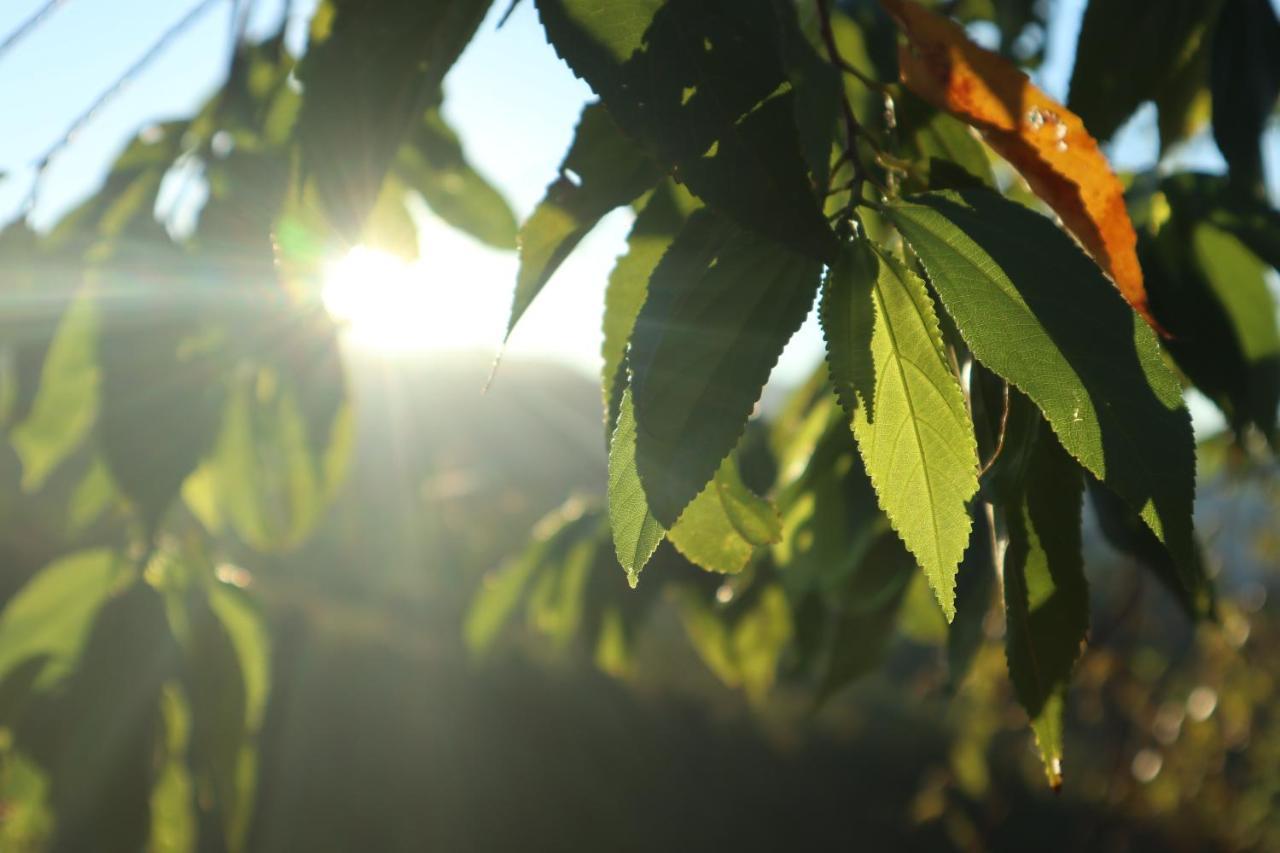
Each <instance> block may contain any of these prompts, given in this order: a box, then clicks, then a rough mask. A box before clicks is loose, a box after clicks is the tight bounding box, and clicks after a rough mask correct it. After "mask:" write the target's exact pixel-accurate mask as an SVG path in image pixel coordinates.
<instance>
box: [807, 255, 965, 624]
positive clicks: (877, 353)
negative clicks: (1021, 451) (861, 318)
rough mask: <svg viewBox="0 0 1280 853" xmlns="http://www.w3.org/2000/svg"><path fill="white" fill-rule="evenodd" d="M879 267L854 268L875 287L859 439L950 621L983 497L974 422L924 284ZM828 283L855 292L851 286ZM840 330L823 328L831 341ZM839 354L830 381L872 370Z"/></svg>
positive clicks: (895, 266)
mask: <svg viewBox="0 0 1280 853" xmlns="http://www.w3.org/2000/svg"><path fill="white" fill-rule="evenodd" d="M876 261H877V263H875V264H870V265H864V266H862V267H860V268H859V269H857V270H856V271H855V273H856V274H861V275H869V276H871V279H872V280H871V282H870V284H869V285H868V284H866V283H861V284H857V285H856V286H857V287H862V288H864V289H865V288H867V287H870V289H871V298H872V302H873V304H874V309H875V314H874V331H873V333H872V336H871V342H870V350H869V354H870V355H871V357H872V362H873V364H872V365H871V366H870V369H871V370H873V372H874V377H875V385H874V391H873V392H872V393H871V394H869V395H867V396H866V398H865V400H864V406H855V407H854V408H853V411H852V427H853V434H854V437H855V438H857V440H858V450H859V452H860V453H861V454H862V459H863V462H864V463H865V464H866V469H867V474H868V475H869V476H870V478H871V483H872V485H874V486H875V490H876V494H877V495H878V496H879V498H880V506H881V507H882V508H883V509H884V511H885V514H886V515H888V516H889V522H890V523H891V524H892V525H893V528H894V530H896V531H897V532H898V535H899V536H901V537H902V540H903V542H905V543H906V545H907V548H908V549H909V550H910V551H911V553H912V554H914V555H915V557H916V559H917V560H918V561H919V563H920V566H921V568H923V569H924V573H925V576H926V577H927V578H928V579H929V585H930V587H932V588H933V591H934V594H935V595H936V596H937V598H938V604H939V605H940V606H941V607H942V612H943V613H944V614H945V615H946V617H947V621H950V620H951V619H952V618H954V616H955V571H956V566H957V565H958V564H959V562H960V558H961V556H963V554H964V550H965V546H966V545H967V544H968V541H969V513H968V510H967V509H966V506H965V505H966V503H967V502H968V501H969V499H970V498H972V497H973V495H974V494H975V493H976V492H977V491H978V449H977V444H976V443H975V440H974V436H973V424H972V422H971V421H970V419H969V414H968V412H967V410H966V408H965V400H964V392H963V391H962V390H961V388H960V382H959V380H958V379H957V378H956V376H955V374H954V373H953V372H952V370H951V366H950V364H949V363H948V361H947V355H946V352H945V351H944V349H943V343H942V333H941V332H940V331H939V328H938V318H937V315H936V314H935V313H934V308H933V300H932V298H931V297H930V296H929V293H928V291H927V290H926V288H925V284H924V282H923V281H921V280H920V279H919V278H918V277H917V276H916V275H915V274H914V273H912V272H911V271H910V270H909V269H907V267H906V266H905V265H904V264H903V263H902V262H900V261H898V260H897V259H896V258H894V257H892V256H891V255H887V254H884V255H881V254H879V253H877V254H876ZM831 283H832V284H833V285H835V286H837V287H845V288H849V289H850V290H853V289H854V288H855V282H853V281H852V280H850V281H848V282H847V283H846V282H841V281H837V280H835V279H833V281H832V282H831ZM845 331H846V332H848V333H850V334H864V333H865V331H866V330H865V329H857V330H855V329H854V328H852V327H850V328H848V329H846V330H845ZM834 333H835V330H833V329H828V330H827V335H828V341H831V340H832V336H833V334H834ZM843 346H852V347H858V346H864V347H865V344H859V342H857V341H853V342H849V343H845V344H843ZM841 352H842V350H841V348H840V347H837V348H836V349H835V350H834V351H833V350H831V349H830V348H829V349H828V359H829V361H831V363H832V364H833V367H832V374H833V376H840V375H843V374H845V373H847V374H848V375H850V376H853V375H857V374H858V372H859V371H862V372H864V373H865V372H866V371H867V370H868V366H866V365H863V366H861V367H859V366H858V365H857V363H856V360H855V361H854V363H851V364H849V365H842V364H839V363H838V361H837V359H836V356H839V355H840V354H841ZM866 354H867V353H866V352H863V356H865V355H866ZM904 437H905V438H906V439H907V440H905V441H904V440H902V439H903V438H904Z"/></svg>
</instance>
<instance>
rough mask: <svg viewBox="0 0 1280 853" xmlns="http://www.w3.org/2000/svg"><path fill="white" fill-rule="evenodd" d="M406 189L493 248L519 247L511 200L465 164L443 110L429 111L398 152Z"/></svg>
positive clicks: (398, 168)
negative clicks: (419, 194) (509, 202)
mask: <svg viewBox="0 0 1280 853" xmlns="http://www.w3.org/2000/svg"><path fill="white" fill-rule="evenodd" d="M393 168H394V170H395V173H396V174H398V175H399V176H400V178H401V180H403V181H404V182H405V184H406V185H407V186H408V187H409V188H410V189H413V190H417V191H418V192H419V193H421V194H422V198H423V200H425V201H426V203H427V206H428V207H430V208H431V210H432V211H434V212H435V214H436V215H437V216H439V217H440V218H441V219H443V220H444V221H445V222H447V223H449V224H450V225H452V226H453V227H454V228H457V229H459V230H460V231H465V232H466V233H468V234H470V235H471V236H472V237H474V238H475V239H477V240H479V241H480V242H482V243H484V244H485V245H487V246H492V247H493V248H495V249H503V250H507V249H514V248H516V229H517V224H516V217H515V214H514V213H512V212H511V207H510V206H509V205H508V204H507V200H506V199H505V198H504V197H503V196H502V193H500V192H499V191H498V190H497V189H495V188H494V187H493V186H492V185H491V184H490V183H489V182H488V181H487V180H485V179H484V177H483V176H481V175H480V173H478V172H477V171H476V170H475V169H474V168H473V167H472V165H471V164H470V163H469V162H468V161H467V158H466V155H465V154H464V153H463V151H462V144H461V143H460V142H459V141H458V136H457V134H455V133H454V131H453V128H451V127H449V125H448V124H447V123H446V122H445V120H444V116H443V115H441V113H440V110H439V108H434V109H431V110H428V111H427V113H426V115H425V116H424V117H423V119H422V121H420V122H419V123H418V124H417V125H415V126H414V128H413V129H412V130H411V131H410V132H409V136H408V138H407V139H406V140H405V143H404V145H402V146H401V147H400V150H399V151H398V152H397V153H396V160H395V165H394V167H393Z"/></svg>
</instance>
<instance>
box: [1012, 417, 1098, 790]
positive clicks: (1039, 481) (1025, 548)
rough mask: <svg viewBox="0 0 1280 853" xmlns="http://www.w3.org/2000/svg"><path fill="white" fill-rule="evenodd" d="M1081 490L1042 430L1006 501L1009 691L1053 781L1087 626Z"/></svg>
mask: <svg viewBox="0 0 1280 853" xmlns="http://www.w3.org/2000/svg"><path fill="white" fill-rule="evenodd" d="M1081 497H1082V495H1081V482H1080V469H1079V467H1078V466H1077V465H1076V463H1075V461H1074V460H1072V459H1071V457H1070V456H1068V455H1067V453H1066V452H1065V451H1064V450H1063V449H1062V447H1061V445H1059V444H1058V442H1057V440H1056V439H1055V438H1054V437H1053V435H1052V434H1051V433H1049V432H1048V431H1046V430H1042V431H1041V435H1040V440H1039V442H1038V443H1037V445H1036V450H1035V454H1034V456H1033V458H1032V460H1031V466H1030V469H1029V470H1028V472H1027V478H1026V486H1025V494H1024V496H1023V497H1022V498H1021V499H1020V500H1019V501H1018V502H1017V503H1015V504H1012V505H1010V506H1009V507H1008V516H1007V524H1008V529H1009V545H1008V548H1007V549H1006V551H1005V556H1004V581H1005V615H1006V619H1007V623H1008V628H1007V633H1006V637H1005V642H1006V646H1005V654H1006V656H1007V658H1008V663H1009V677H1010V678H1011V679H1012V681H1013V688H1014V692H1015V693H1016V694H1017V696H1018V701H1019V702H1021V703H1022V706H1023V707H1024V708H1026V710H1027V715H1028V716H1029V717H1030V718H1031V728H1032V730H1033V731H1034V732H1035V734H1036V742H1037V744H1038V745H1039V747H1040V756H1041V758H1042V759H1043V760H1044V766H1045V773H1046V775H1047V776H1048V778H1049V782H1050V784H1051V785H1053V787H1054V788H1058V787H1060V786H1061V784H1062V713H1063V708H1064V706H1065V702H1066V693H1067V685H1068V683H1069V681H1070V678H1071V670H1072V669H1073V668H1074V666H1075V662H1076V659H1077V658H1078V657H1079V656H1080V650H1081V647H1082V646H1083V644H1084V641H1085V636H1086V634H1087V633H1088V631H1089V591H1088V587H1087V585H1086V582H1085V578H1084V564H1083V560H1082V558H1081V554H1080V548H1081V542H1080V508H1081Z"/></svg>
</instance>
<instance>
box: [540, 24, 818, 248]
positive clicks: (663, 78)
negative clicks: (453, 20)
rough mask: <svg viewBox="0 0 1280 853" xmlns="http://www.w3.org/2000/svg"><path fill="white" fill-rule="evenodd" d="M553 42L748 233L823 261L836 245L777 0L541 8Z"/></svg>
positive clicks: (664, 158)
mask: <svg viewBox="0 0 1280 853" xmlns="http://www.w3.org/2000/svg"><path fill="white" fill-rule="evenodd" d="M537 6H538V11H539V13H540V15H541V18H542V23H543V26H544V27H545V28H546V31H547V36H548V38H549V39H550V41H551V43H552V45H554V46H555V48H556V51H557V52H558V53H559V54H560V56H561V57H562V58H563V59H564V60H565V61H566V62H568V64H569V66H570V68H572V69H573V71H574V73H575V74H577V75H578V76H580V77H582V78H583V79H584V80H586V81H587V83H588V84H589V85H590V86H591V88H592V89H594V90H595V92H596V93H597V94H598V95H600V97H601V98H602V99H603V100H604V103H605V104H606V106H608V108H609V111H610V113H611V114H612V115H613V117H614V119H616V120H617V122H618V125H619V126H620V127H621V128H622V129H623V131H624V132H626V133H627V134H628V135H629V136H631V137H633V138H635V139H636V140H638V141H639V142H640V143H641V144H642V145H643V146H644V147H645V148H646V149H647V150H648V151H649V152H650V154H651V155H652V156H653V157H654V158H655V159H656V160H657V161H658V162H659V163H661V164H662V166H663V167H664V168H666V169H669V170H672V174H673V175H674V176H675V177H676V178H677V179H678V180H680V181H681V182H683V183H686V184H687V185H688V187H689V189H690V190H691V191H692V192H693V193H694V194H695V195H697V196H698V197H699V198H701V199H702V200H703V201H705V202H706V203H707V204H708V205H710V206H712V207H716V208H719V209H720V210H721V211H722V212H723V213H724V214H726V215H728V216H730V217H732V218H734V219H735V220H736V221H738V222H739V223H740V224H742V225H744V226H746V227H748V228H753V229H755V230H757V231H759V232H760V233H761V234H764V235H767V236H770V237H772V238H774V239H776V240H779V241H781V242H783V243H786V244H788V245H790V246H792V247H793V248H795V249H797V250H799V251H801V252H804V253H806V254H808V255H810V256H811V257H814V258H817V259H823V260H825V259H827V258H830V257H831V256H832V255H833V254H834V251H835V249H836V242H835V239H834V235H833V234H832V232H831V230H830V229H829V228H828V227H827V224H826V221H825V220H824V218H823V216H822V214H821V210H820V208H819V205H818V201H817V199H816V198H815V196H814V194H813V191H812V187H811V185H810V183H809V180H808V177H807V174H806V173H807V168H806V165H805V161H804V157H803V155H802V153H801V147H800V140H799V135H798V131H797V129H796V122H795V117H796V114H797V113H796V107H795V103H794V100H793V97H794V96H793V94H792V92H791V83H790V81H789V79H788V76H787V70H786V67H785V66H784V63H783V60H782V55H781V50H780V46H781V42H780V39H779V28H780V27H786V26H788V25H791V24H792V23H793V22H791V21H789V20H787V16H783V17H781V18H780V17H779V16H777V15H775V13H774V9H773V4H772V0H746V2H743V0H671V2H667V3H658V2H655V0H621V2H616V0H614V1H613V2H606V0H538V3H537Z"/></svg>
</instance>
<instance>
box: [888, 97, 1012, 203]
mask: <svg viewBox="0 0 1280 853" xmlns="http://www.w3.org/2000/svg"><path fill="white" fill-rule="evenodd" d="M896 115H897V122H898V135H899V137H900V138H901V140H902V142H903V147H904V148H905V149H906V153H907V154H908V155H910V156H909V159H910V160H911V161H912V162H913V163H914V164H915V165H916V166H918V167H919V170H918V171H916V170H913V171H912V172H911V173H910V174H909V175H908V177H907V183H906V185H905V186H906V188H907V189H909V190H911V189H914V190H926V189H932V190H946V189H954V190H960V189H970V188H973V187H981V186H987V187H995V185H996V183H995V177H994V176H993V175H992V173H991V160H990V159H989V158H988V156H987V152H986V149H985V148H984V147H983V145H982V143H981V142H979V141H978V139H977V137H976V136H974V132H973V131H972V130H970V129H969V127H968V126H967V125H966V124H964V123H963V122H961V121H960V120H959V119H957V118H953V117H952V116H949V115H947V114H946V113H944V112H941V111H940V110H936V109H934V108H933V107H931V106H929V105H928V104H926V103H925V102H924V101H922V100H920V99H919V98H917V97H916V96H915V95H912V94H911V93H910V92H905V91H904V92H902V93H901V94H899V95H898V97H897V99H896Z"/></svg>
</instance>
